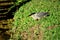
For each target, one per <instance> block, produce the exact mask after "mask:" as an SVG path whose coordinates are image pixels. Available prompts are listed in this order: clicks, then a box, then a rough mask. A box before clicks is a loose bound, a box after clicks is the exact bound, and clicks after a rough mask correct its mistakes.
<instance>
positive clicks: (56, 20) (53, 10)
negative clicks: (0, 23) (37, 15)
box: [13, 0, 60, 40]
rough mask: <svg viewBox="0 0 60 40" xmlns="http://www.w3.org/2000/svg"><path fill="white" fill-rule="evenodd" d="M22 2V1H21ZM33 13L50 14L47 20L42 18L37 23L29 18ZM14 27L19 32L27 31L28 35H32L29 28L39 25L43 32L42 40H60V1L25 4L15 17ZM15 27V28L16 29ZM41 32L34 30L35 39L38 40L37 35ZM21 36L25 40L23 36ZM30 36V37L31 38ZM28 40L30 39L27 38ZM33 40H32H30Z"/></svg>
mask: <svg viewBox="0 0 60 40" xmlns="http://www.w3.org/2000/svg"><path fill="white" fill-rule="evenodd" d="M19 1H20V0H19ZM33 12H49V14H50V15H49V16H48V17H45V18H41V19H40V20H38V21H36V20H34V19H32V18H31V17H28V15H30V14H31V13H33ZM13 24H14V27H17V29H15V30H16V31H17V32H24V31H26V32H27V34H29V35H32V34H31V32H30V31H29V28H32V27H35V25H37V26H38V25H39V27H40V28H39V30H42V31H43V34H42V35H43V38H42V40H60V30H59V29H60V1H59V0H31V1H30V2H28V3H26V4H24V5H23V6H21V7H20V8H19V10H17V12H16V13H15V16H14V22H13ZM14 27H13V28H14ZM39 30H38V29H36V30H34V33H33V34H34V35H35V36H34V38H33V40H39V39H37V36H36V34H35V33H39ZM17 35H19V36H18V37H17V38H18V39H19V38H20V37H21V38H22V39H23V37H22V36H20V34H19V33H17ZM29 35H28V36H29ZM18 39H17V40H18ZM23 40H24V39H23ZM27 40H28V38H27ZM30 40H31V39H30Z"/></svg>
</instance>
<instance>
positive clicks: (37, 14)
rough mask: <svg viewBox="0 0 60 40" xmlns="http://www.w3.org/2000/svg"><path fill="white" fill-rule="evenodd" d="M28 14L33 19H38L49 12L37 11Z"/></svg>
mask: <svg viewBox="0 0 60 40" xmlns="http://www.w3.org/2000/svg"><path fill="white" fill-rule="evenodd" d="M29 16H30V17H32V18H33V19H34V20H39V19H40V18H42V17H46V16H49V12H37V13H32V14H30V15H29Z"/></svg>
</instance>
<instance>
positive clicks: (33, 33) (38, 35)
mask: <svg viewBox="0 0 60 40" xmlns="http://www.w3.org/2000/svg"><path fill="white" fill-rule="evenodd" d="M28 31H29V32H26V31H23V32H21V37H22V40H43V30H41V28H40V26H39V25H37V26H33V27H31V28H29V29H28Z"/></svg>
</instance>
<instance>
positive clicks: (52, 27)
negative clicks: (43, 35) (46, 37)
mask: <svg viewBox="0 0 60 40" xmlns="http://www.w3.org/2000/svg"><path fill="white" fill-rule="evenodd" d="M56 27H58V25H53V26H49V27H47V29H48V30H51V29H54V28H56Z"/></svg>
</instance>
